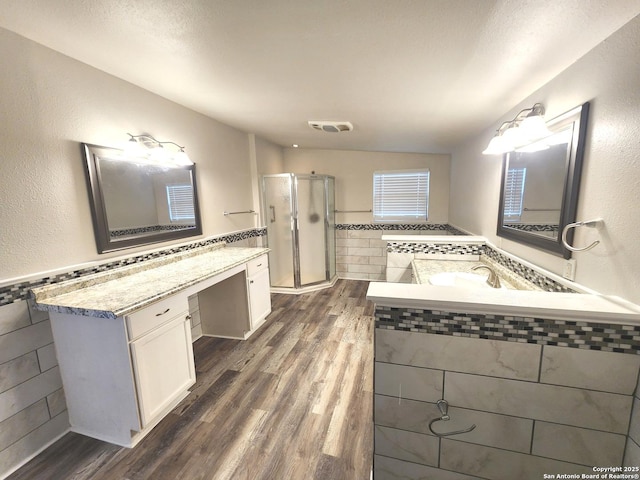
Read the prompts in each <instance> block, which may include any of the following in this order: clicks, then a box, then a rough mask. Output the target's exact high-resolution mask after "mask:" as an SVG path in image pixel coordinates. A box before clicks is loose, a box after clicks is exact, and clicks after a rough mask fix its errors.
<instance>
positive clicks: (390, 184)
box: [373, 170, 429, 222]
mask: <svg viewBox="0 0 640 480" xmlns="http://www.w3.org/2000/svg"><path fill="white" fill-rule="evenodd" d="M428 210H429V170H402V171H384V172H374V173H373V220H374V221H375V222H398V221H399V222H402V221H413V222H415V221H426V220H427V217H428Z"/></svg>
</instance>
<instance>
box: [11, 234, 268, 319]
mask: <svg viewBox="0 0 640 480" xmlns="http://www.w3.org/2000/svg"><path fill="white" fill-rule="evenodd" d="M266 235H267V229H266V228H254V229H251V230H245V231H242V232H237V233H231V234H228V235H221V236H219V237H215V238H210V239H207V240H202V241H199V242H194V243H190V244H188V245H182V246H180V247H173V248H167V249H165V250H160V251H157V252H152V253H144V254H140V255H135V256H132V257H128V258H124V259H120V260H116V261H113V262H106V263H102V264H100V265H95V266H93V267H89V268H84V269H80V270H73V271H70V272H64V273H60V274H58V275H54V276H51V277H44V278H39V279H34V280H30V281H27V282H20V283H15V284H13V285H7V286H4V287H0V306H2V305H8V304H10V303H15V302H19V301H21V300H27V299H28V298H29V290H30V289H32V288H35V287H41V286H43V285H51V284H53V283H60V282H64V281H66V280H71V279H75V278H80V277H84V276H87V275H92V274H94V273H99V272H104V271H107V270H112V269H114V268H120V267H125V266H127V265H132V264H135V263H141V262H146V261H148V260H152V259H155V258H160V257H165V256H167V255H173V254H176V253H181V252H186V251H189V250H192V249H194V248H200V247H206V246H209V245H213V244H215V243H220V242H227V243H233V242H238V241H240V240H245V239H247V238H254V237H263V236H266Z"/></svg>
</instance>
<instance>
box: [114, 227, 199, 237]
mask: <svg viewBox="0 0 640 480" xmlns="http://www.w3.org/2000/svg"><path fill="white" fill-rule="evenodd" d="M189 228H196V226H195V225H151V226H149V227H137V228H123V229H121V230H111V231H110V232H109V236H110V237H111V238H119V237H126V236H128V235H139V234H141V233H150V232H165V231H173V230H186V229H189Z"/></svg>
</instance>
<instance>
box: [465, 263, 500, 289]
mask: <svg viewBox="0 0 640 480" xmlns="http://www.w3.org/2000/svg"><path fill="white" fill-rule="evenodd" d="M481 268H486V269H487V270H488V271H489V276H488V277H487V285H489V286H490V287H492V288H500V287H501V285H500V278H498V274H497V273H496V272H495V270H494V269H493V268H491V267H489V266H487V265H476V266H475V267H471V270H480V269H481Z"/></svg>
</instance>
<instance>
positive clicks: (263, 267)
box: [247, 255, 271, 330]
mask: <svg viewBox="0 0 640 480" xmlns="http://www.w3.org/2000/svg"><path fill="white" fill-rule="evenodd" d="M247 289H248V291H249V312H250V315H251V330H255V329H256V328H258V327H259V326H260V325H261V324H262V323H263V322H264V321H265V319H266V318H267V315H269V314H270V313H271V287H270V284H269V257H268V256H267V255H262V256H260V257H258V258H255V259H253V260H251V261H250V262H248V263H247Z"/></svg>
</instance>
